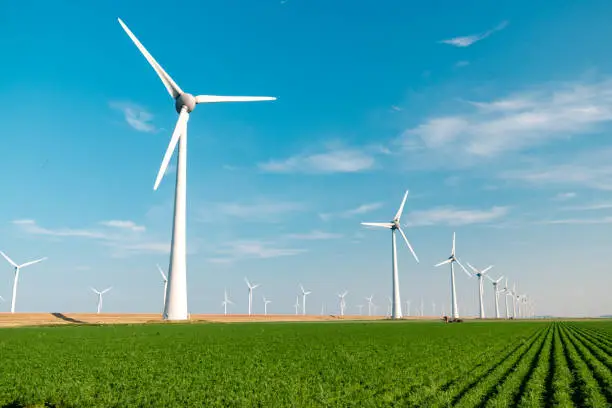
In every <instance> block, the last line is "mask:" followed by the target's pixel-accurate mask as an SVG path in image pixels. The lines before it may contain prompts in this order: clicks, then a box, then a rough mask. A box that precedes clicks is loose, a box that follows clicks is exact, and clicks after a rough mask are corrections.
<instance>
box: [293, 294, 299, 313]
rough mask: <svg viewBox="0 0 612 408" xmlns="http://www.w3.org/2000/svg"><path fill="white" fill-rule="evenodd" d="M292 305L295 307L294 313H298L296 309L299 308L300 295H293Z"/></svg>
mask: <svg viewBox="0 0 612 408" xmlns="http://www.w3.org/2000/svg"><path fill="white" fill-rule="evenodd" d="M293 307H295V314H296V315H297V314H298V310H299V309H300V296H299V295H298V296H296V297H295V304H294V305H293Z"/></svg>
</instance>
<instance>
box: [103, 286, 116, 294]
mask: <svg viewBox="0 0 612 408" xmlns="http://www.w3.org/2000/svg"><path fill="white" fill-rule="evenodd" d="M112 288H113V287H112V286H111V287H109V288H106V289H104V290H103V291H102V294H105V293H106V292H108V291H109V290H111V289H112Z"/></svg>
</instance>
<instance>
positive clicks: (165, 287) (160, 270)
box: [157, 265, 168, 310]
mask: <svg viewBox="0 0 612 408" xmlns="http://www.w3.org/2000/svg"><path fill="white" fill-rule="evenodd" d="M157 270H159V273H160V274H161V276H162V280H163V281H164V310H166V292H167V291H168V278H167V277H166V274H165V273H164V270H163V269H162V268H161V266H159V265H157Z"/></svg>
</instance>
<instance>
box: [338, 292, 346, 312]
mask: <svg viewBox="0 0 612 408" xmlns="http://www.w3.org/2000/svg"><path fill="white" fill-rule="evenodd" d="M347 294H348V291H346V290H345V291H344V292H342V293H338V297H339V298H340V316H344V308H345V306H346V303H345V302H344V297H345V296H346V295H347Z"/></svg>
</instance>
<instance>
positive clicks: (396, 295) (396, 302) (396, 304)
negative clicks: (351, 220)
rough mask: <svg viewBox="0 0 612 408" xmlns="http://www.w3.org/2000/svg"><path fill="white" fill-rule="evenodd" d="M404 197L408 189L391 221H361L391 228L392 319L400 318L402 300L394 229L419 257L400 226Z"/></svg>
mask: <svg viewBox="0 0 612 408" xmlns="http://www.w3.org/2000/svg"><path fill="white" fill-rule="evenodd" d="M406 198H408V190H406V193H405V194H404V199H403V200H402V204H401V205H400V207H399V210H397V213H396V214H395V217H393V220H392V221H391V222H362V223H361V224H362V225H366V226H370V227H381V228H389V229H390V230H391V248H392V255H391V256H392V262H391V264H392V272H393V285H392V289H393V309H392V312H391V318H393V319H401V318H402V302H401V299H400V288H399V275H398V270H397V245H396V239H395V231H396V230H398V231H399V232H400V234H401V235H402V238H404V241H405V242H406V245H407V246H408V249H410V252H412V255H413V256H414V259H415V260H416V261H417V262H419V258H418V257H417V255H416V253H415V252H414V249H412V245H410V241H408V238H406V234H404V231H403V230H402V229H401V227H400V218H401V217H402V212H403V211H404V204H406Z"/></svg>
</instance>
